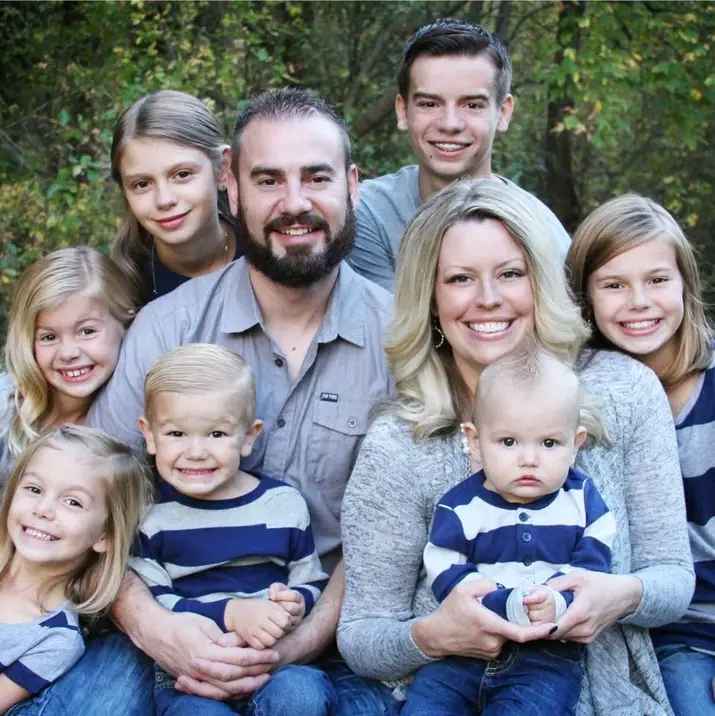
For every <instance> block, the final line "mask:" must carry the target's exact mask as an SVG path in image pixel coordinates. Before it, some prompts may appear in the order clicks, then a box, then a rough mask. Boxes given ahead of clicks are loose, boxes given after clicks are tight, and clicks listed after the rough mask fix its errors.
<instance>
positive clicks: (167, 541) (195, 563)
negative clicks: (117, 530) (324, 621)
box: [130, 477, 327, 631]
mask: <svg viewBox="0 0 715 716" xmlns="http://www.w3.org/2000/svg"><path fill="white" fill-rule="evenodd" d="M135 554H136V556H135V557H133V558H132V559H131V562H130V566H131V568H132V569H133V570H134V571H135V572H137V573H138V574H139V576H140V577H141V578H142V579H143V580H144V582H145V583H146V584H147V586H148V587H149V589H150V590H151V592H152V594H153V595H154V596H155V597H156V599H157V600H158V601H159V602H160V603H161V604H163V605H164V606H165V607H167V608H168V609H171V610H173V611H177V612H178V611H189V612H195V613H197V614H202V615H204V616H206V617H209V618H210V619H212V620H213V621H215V622H216V624H218V626H219V627H220V628H221V629H223V630H224V631H226V625H225V623H224V612H225V608H226V604H227V603H228V601H229V600H230V599H234V598H239V599H240V598H254V599H262V598H267V595H268V587H269V586H270V584H271V583H272V582H283V583H285V584H287V585H288V586H289V587H290V588H291V589H295V590H296V591H298V592H300V593H301V594H302V595H303V598H304V599H305V612H306V614H307V613H308V612H309V611H310V609H311V608H312V606H313V604H314V603H315V601H316V600H317V599H318V597H319V596H320V593H321V590H322V589H323V587H324V586H325V583H326V581H327V575H326V574H325V573H324V572H323V570H322V568H321V566H320V559H319V558H318V554H317V552H316V550H315V544H314V542H313V534H312V532H311V529H310V515H309V513H308V507H307V505H306V503H305V500H304V499H303V497H302V496H301V495H300V493H299V492H298V491H297V490H296V489H295V488H293V487H290V486H289V485H286V484H285V483H283V482H280V481H278V480H274V479H272V478H269V477H260V478H259V483H258V485H257V486H256V487H255V488H254V489H253V490H252V491H251V492H249V493H247V494H246V495H242V496H240V497H236V498H232V499H227V500H197V499H194V498H192V497H187V496H186V495H182V494H181V493H179V492H177V491H176V490H175V489H174V488H173V487H172V486H171V485H169V484H168V483H166V482H164V481H163V480H160V481H159V499H158V501H157V503H156V504H155V505H154V506H153V507H152V508H151V510H150V511H149V512H148V514H147V516H146V517H145V519H144V520H143V522H142V524H141V527H140V531H139V538H138V545H137V546H136V548H135Z"/></svg>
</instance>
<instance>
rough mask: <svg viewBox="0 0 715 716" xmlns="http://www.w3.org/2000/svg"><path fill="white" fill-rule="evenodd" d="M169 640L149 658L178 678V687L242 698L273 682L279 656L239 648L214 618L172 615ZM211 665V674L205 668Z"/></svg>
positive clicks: (211, 695)
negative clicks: (273, 670)
mask: <svg viewBox="0 0 715 716" xmlns="http://www.w3.org/2000/svg"><path fill="white" fill-rule="evenodd" d="M169 615H170V623H171V627H170V629H169V631H168V633H167V638H166V639H164V640H162V641H161V642H154V643H153V644H152V646H153V647H155V649H153V650H152V651H153V653H149V652H148V653H149V655H150V656H151V657H152V658H153V659H154V660H155V661H156V662H157V663H158V664H159V666H161V668H162V669H164V670H165V671H168V672H169V673H171V674H174V675H175V676H176V677H177V682H176V688H177V689H178V690H179V691H187V692H188V693H193V694H196V695H198V696H206V697H208V698H212V699H221V700H222V699H227V698H238V697H240V696H244V695H246V694H250V693H253V692H254V691H255V690H256V689H258V688H260V687H261V686H263V684H265V683H266V681H268V679H269V673H268V672H269V671H270V670H271V669H272V668H273V665H274V664H275V661H276V659H277V655H276V653H275V652H274V651H271V650H263V649H262V650H260V651H259V650H256V649H250V648H246V647H244V646H242V645H239V642H238V639H236V638H235V636H234V638H233V639H232V640H231V639H226V636H227V635H225V634H223V632H221V630H220V629H219V628H218V627H217V626H216V624H214V622H212V621H211V620H210V619H207V618H206V617H203V616H201V615H200V614H191V613H190V612H183V613H181V614H174V613H171V612H170V613H169ZM206 663H208V664H211V669H210V672H209V673H207V672H206V671H205V670H204V669H203V668H202V666H204V665H205V664H206Z"/></svg>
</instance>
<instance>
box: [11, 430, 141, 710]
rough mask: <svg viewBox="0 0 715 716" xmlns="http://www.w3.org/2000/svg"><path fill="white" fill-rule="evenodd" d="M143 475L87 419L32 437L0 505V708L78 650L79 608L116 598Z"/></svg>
mask: <svg viewBox="0 0 715 716" xmlns="http://www.w3.org/2000/svg"><path fill="white" fill-rule="evenodd" d="M148 486H149V480H148V478H147V476H146V473H145V470H144V467H143V466H142V464H141V463H140V462H139V460H137V458H136V457H135V456H134V455H133V454H132V453H131V451H130V449H129V448H128V447H126V446H125V445H123V444H122V443H119V442H117V441H116V440H113V439H112V438H110V437H109V436H107V435H105V434H104V433H101V432H99V431H97V430H92V429H91V428H85V427H81V426H64V427H61V428H57V429H55V430H53V431H51V432H48V433H45V434H44V435H43V436H41V437H40V438H38V439H37V440H35V441H33V442H32V443H31V444H30V445H29V446H28V447H27V448H26V449H25V450H24V452H23V453H22V455H21V456H20V458H19V459H18V461H17V464H16V465H15V468H14V469H13V471H12V474H11V476H10V479H9V481H8V483H7V486H6V489H5V492H4V494H3V499H2V503H1V504H0V713H5V711H6V710H7V709H8V708H10V706H12V705H13V704H15V703H17V702H18V701H22V700H24V699H26V698H28V697H30V696H32V695H34V694H36V693H37V692H39V691H41V690H42V689H43V688H45V687H46V686H47V685H49V684H50V683H52V682H53V681H55V680H56V679H57V678H59V677H60V676H61V675H62V674H63V673H65V672H66V671H67V670H68V669H70V668H71V667H72V665H73V664H74V663H75V662H76V661H77V660H78V659H79V658H80V656H81V655H82V653H83V651H84V642H83V639H82V633H81V631H80V627H79V620H78V615H80V614H82V615H90V616H98V615H100V614H102V613H103V612H104V611H106V609H107V608H108V607H109V605H110V604H111V603H112V602H113V601H114V598H115V597H116V595H117V591H118V590H119V585H120V584H121V581H122V578H123V576H124V573H125V570H126V565H127V559H128V556H129V548H130V546H131V543H132V540H133V538H134V533H135V531H136V527H137V523H138V521H139V519H140V517H141V515H142V513H143V511H144V508H145V506H146V505H147V502H148V496H149V487H148Z"/></svg>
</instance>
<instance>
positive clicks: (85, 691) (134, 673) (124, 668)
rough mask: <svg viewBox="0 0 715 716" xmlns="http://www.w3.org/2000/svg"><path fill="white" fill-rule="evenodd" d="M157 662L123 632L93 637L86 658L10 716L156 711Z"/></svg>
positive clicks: (132, 715)
mask: <svg viewBox="0 0 715 716" xmlns="http://www.w3.org/2000/svg"><path fill="white" fill-rule="evenodd" d="M152 678H153V675H152V662H151V660H150V659H148V658H147V657H146V656H145V655H144V654H143V653H142V652H141V651H140V650H139V649H137V648H136V647H135V646H134V645H133V644H132V642H131V641H130V640H129V639H128V638H127V637H126V636H125V635H124V634H122V633H120V632H116V631H115V632H112V633H109V634H105V635H102V636H98V637H95V638H93V639H90V640H89V641H88V642H87V648H86V650H85V653H84V655H83V656H82V658H81V659H80V660H79V661H78V662H77V663H76V664H75V665H74V666H73V667H72V668H71V669H70V670H69V671H68V672H67V673H66V674H64V675H63V676H62V677H61V678H59V679H58V680H57V681H56V682H55V683H54V684H51V685H50V686H48V687H47V688H46V689H45V690H44V691H42V692H41V693H40V694H38V695H37V696H36V697H35V698H33V699H29V700H28V701H23V702H22V703H20V704H17V706H15V707H13V708H12V709H11V710H10V711H8V716H10V714H12V715H13V716H37V715H39V714H52V716H77V714H92V716H118V714H121V716H153V714H154V703H153V699H152Z"/></svg>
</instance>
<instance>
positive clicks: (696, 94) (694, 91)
mask: <svg viewBox="0 0 715 716" xmlns="http://www.w3.org/2000/svg"><path fill="white" fill-rule="evenodd" d="M690 96H691V97H692V98H693V99H694V100H695V101H696V102H700V100H701V99H702V98H703V93H702V92H701V91H700V90H699V89H698V88H697V87H693V89H691V90H690Z"/></svg>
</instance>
